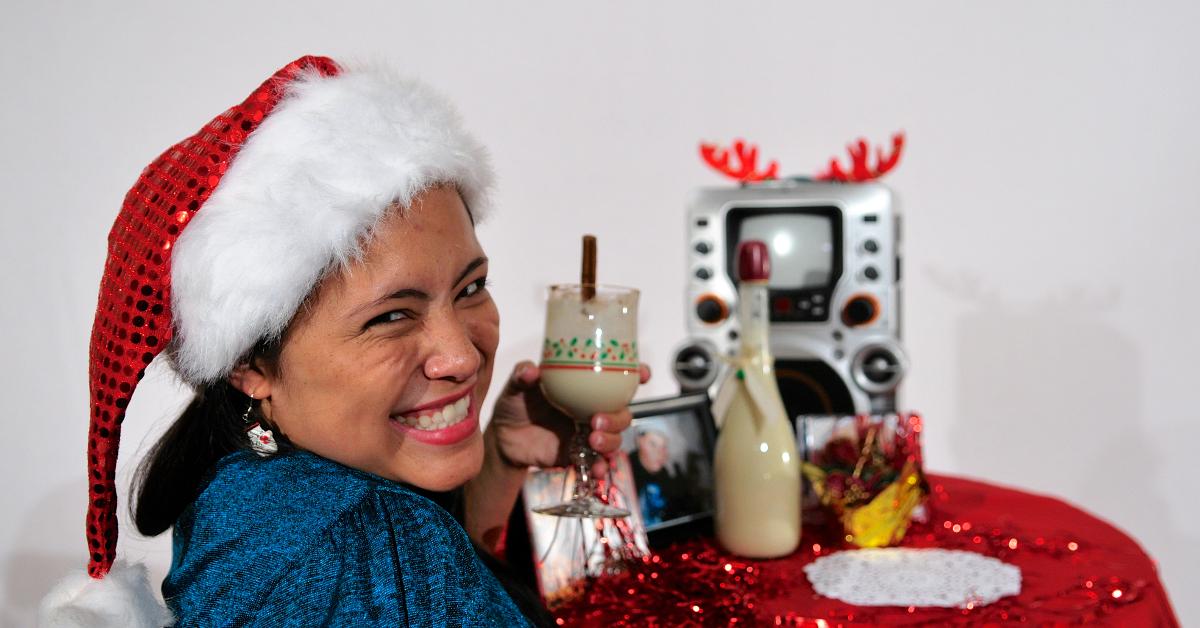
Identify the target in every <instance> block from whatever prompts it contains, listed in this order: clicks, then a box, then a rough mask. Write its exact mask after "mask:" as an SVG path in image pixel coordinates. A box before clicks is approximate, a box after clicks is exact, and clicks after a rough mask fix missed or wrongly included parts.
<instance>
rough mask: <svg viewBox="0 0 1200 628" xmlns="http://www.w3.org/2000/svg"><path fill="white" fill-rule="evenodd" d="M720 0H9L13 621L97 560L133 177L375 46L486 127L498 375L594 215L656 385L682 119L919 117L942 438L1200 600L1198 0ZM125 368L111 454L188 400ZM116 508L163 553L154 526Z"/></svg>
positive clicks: (609, 271) (693, 139)
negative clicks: (98, 315) (1199, 484)
mask: <svg viewBox="0 0 1200 628" xmlns="http://www.w3.org/2000/svg"><path fill="white" fill-rule="evenodd" d="M6 4H7V3H6ZM13 4H16V3H13ZM717 4H718V3H713V4H712V5H709V6H704V5H702V4H701V3H696V2H682V1H677V2H664V3H645V2H610V3H599V4H597V3H590V4H589V5H588V6H584V5H583V3H573V4H571V3H561V2H536V3H535V2H519V3H516V2H514V3H471V4H468V3H466V2H443V3H437V6H434V3H422V4H421V5H417V4H415V3H414V4H407V3H399V2H376V3H366V2H364V3H359V4H357V5H355V6H354V7H353V8H340V7H338V6H335V5H334V4H332V3H315V2H308V1H305V2H289V3H243V2H236V3H235V2H206V3H186V4H181V3H173V4H172V3H151V2H137V3H133V2H126V3H119V4H118V3H113V2H110V3H70V4H68V3H61V2H43V3H21V4H20V5H17V6H5V7H4V18H3V20H0V68H2V69H3V77H4V83H5V87H4V88H3V91H2V93H0V146H2V147H3V150H0V199H2V200H0V203H3V213H2V214H0V215H2V221H3V222H2V223H0V224H2V229H0V268H3V279H2V280H0V281H3V284H2V286H3V287H2V292H0V294H2V296H0V298H2V299H3V307H2V310H0V334H2V336H0V338H2V342H3V345H0V346H2V347H3V354H2V355H3V359H2V360H0V386H2V390H3V392H4V399H5V410H4V419H3V425H4V428H5V429H4V434H3V438H0V478H3V483H4V484H3V495H4V502H5V503H6V504H7V505H6V506H4V508H3V512H4V514H3V515H2V516H0V607H2V608H3V610H2V611H0V623H5V624H12V625H26V624H28V623H29V622H30V621H31V620H30V618H31V612H32V608H33V606H34V605H35V604H36V602H37V600H38V599H39V598H40V597H41V595H42V593H43V592H44V591H45V590H46V589H47V588H48V587H49V586H50V585H51V583H52V582H53V581H54V580H55V579H56V578H58V577H59V576H60V575H61V574H63V573H65V572H66V570H68V569H70V568H75V567H82V565H83V564H84V561H85V560H86V554H85V547H84V537H83V534H82V532H83V513H84V508H85V500H86V494H85V490H86V487H85V481H84V454H83V452H84V440H85V431H86V428H85V425H86V421H87V390H86V382H87V376H86V373H87V354H86V348H87V340H88V334H89V329H90V326H91V322H92V315H93V310H94V304H95V298H96V293H97V286H98V280H99V276H100V271H101V266H102V262H103V258H104V252H105V244H104V238H105V236H106V234H107V232H108V229H109V226H110V225H111V223H112V220H113V218H114V216H115V215H116V212H117V209H118V207H119V206H120V202H121V198H122V196H123V195H124V193H125V191H126V190H127V189H128V188H129V186H130V185H131V184H132V183H133V181H134V179H135V178H136V177H137V175H138V173H139V172H140V170H141V168H142V167H143V166H145V165H146V164H147V163H149V162H150V160H151V159H152V158H154V157H155V156H156V155H157V154H158V153H159V152H160V151H161V150H162V149H164V148H166V147H167V146H168V145H170V144H171V143H173V142H175V141H176V140H178V139H180V138H182V137H183V136H185V135H188V134H190V133H192V132H193V131H194V130H195V129H197V128H199V126H200V125H201V124H202V123H204V122H205V121H207V120H208V119H209V118H211V117H212V116H214V115H216V114H217V113H219V112H220V111H222V110H223V109H225V108H226V107H228V106H230V105H232V104H234V103H236V102H238V101H240V100H241V99H242V98H243V97H244V96H245V95H246V94H248V93H249V92H250V90H251V89H253V88H254V87H255V86H257V85H258V84H259V82H261V81H262V80H263V79H265V78H266V77H267V76H268V75H269V74H270V73H271V72H273V71H274V70H275V69H276V68H278V67H279V66H282V65H283V64H285V63H287V62H288V61H290V60H291V59H293V58H294V57H297V56H300V55H301V54H304V53H320V54H329V55H332V56H334V57H340V58H349V57H367V58H371V57H381V58H385V59H389V60H391V61H393V62H395V63H397V64H399V65H401V66H403V67H404V68H406V69H407V70H408V71H410V72H411V73H412V74H415V75H418V76H421V77H425V78H426V79H428V80H430V81H432V82H433V83H435V84H436V85H438V86H439V87H440V88H441V89H442V90H443V91H445V92H447V93H449V94H450V95H451V96H452V97H453V99H454V100H455V101H456V102H457V103H458V104H459V105H460V107H461V109H462V110H463V113H464V115H465V117H466V119H467V121H468V124H469V126H470V127H471V128H472V129H473V130H474V131H475V132H476V133H477V134H478V135H479V136H480V137H481V138H482V139H484V140H485V141H486V143H488V144H489V145H490V146H491V147H492V150H493V151H494V154H495V160H496V163H497V165H498V167H499V171H500V175H501V182H502V183H501V188H500V194H499V201H500V207H501V211H500V212H499V213H498V216H497V218H496V219H495V220H494V221H493V222H491V223H490V224H488V225H487V226H486V227H484V228H483V229H482V230H481V235H482V238H483V239H484V244H485V247H486V248H487V250H488V252H489V254H490V255H491V257H492V260H493V266H492V268H493V272H492V278H493V279H494V281H495V295H496V300H497V301H498V302H499V304H500V308H501V312H502V315H503V317H504V319H503V320H504V326H503V341H502V344H501V350H500V355H499V361H500V364H499V366H498V369H497V372H498V373H504V372H507V370H508V369H509V368H510V366H511V365H512V363H514V362H515V361H517V360H518V359H521V358H524V357H530V356H534V355H535V349H536V347H537V346H538V343H539V341H540V337H539V336H540V333H541V332H540V325H541V309H540V294H541V293H540V289H541V286H543V285H544V284H547V283H549V282H552V281H561V280H565V279H570V278H571V277H572V274H571V273H572V272H573V271H572V270H570V269H571V268H573V267H574V260H575V258H576V255H577V251H576V248H577V243H578V235H579V234H580V233H582V232H585V231H589V232H592V233H596V234H597V235H598V236H599V238H600V242H601V253H602V257H601V267H600V268H601V272H602V275H603V279H604V280H605V281H608V282H612V283H621V284H633V285H637V286H640V287H641V288H642V289H643V290H644V301H643V311H644V314H643V316H642V326H643V330H642V334H641V335H642V338H643V346H644V347H645V358H646V359H648V361H649V362H650V363H651V364H652V366H653V367H655V368H656V369H657V372H658V377H657V378H656V379H655V380H654V381H653V382H652V383H651V384H650V385H648V386H647V387H645V388H644V390H643V394H645V395H661V394H668V393H671V392H673V390H674V383H673V382H672V381H671V378H670V377H669V375H668V374H667V373H668V372H667V360H668V358H669V357H670V352H671V349H672V348H673V347H674V346H675V345H676V344H677V343H678V342H680V341H681V340H682V339H683V337H684V328H683V327H684V323H683V321H684V318H683V311H682V294H683V284H684V280H685V269H684V263H683V260H684V251H683V242H682V229H683V203H684V199H685V196H686V194H687V193H688V192H689V190H691V189H692V188H694V187H696V186H699V185H711V184H720V183H721V181H720V179H719V178H718V177H716V175H714V174H712V173H710V172H709V171H707V170H706V168H705V167H703V166H702V165H701V163H700V161H699V159H698V158H697V157H696V155H695V147H696V144H697V142H698V140H700V139H702V138H708V139H717V140H723V141H728V140H729V139H730V138H732V137H734V136H737V135H744V136H746V137H749V138H751V139H754V140H756V141H758V142H760V143H761V144H762V145H763V147H764V150H765V152H766V153H767V154H768V155H769V156H774V157H777V158H778V159H779V160H780V162H781V164H782V166H783V171H785V172H796V173H804V172H811V171H813V170H814V169H815V168H817V167H819V166H821V165H822V164H823V163H824V162H825V160H826V159H827V158H828V157H829V156H831V155H833V154H835V153H841V152H842V147H843V145H844V143H845V142H846V141H847V140H849V139H851V138H853V137H856V136H858V135H860V134H865V135H867V136H868V137H869V138H871V139H872V140H876V141H883V140H886V139H887V138H888V137H889V136H890V133H891V132H892V131H894V130H896V129H899V128H903V129H905V130H907V132H908V134H909V139H910V145H909V150H908V152H907V154H906V155H905V158H904V159H903V161H902V163H901V165H900V167H899V169H898V170H897V171H896V172H895V173H894V174H893V175H892V176H890V177H888V179H887V182H888V183H889V184H890V185H891V186H892V187H893V188H894V189H895V190H897V192H898V193H899V194H900V196H901V198H902V199H903V203H904V209H905V213H906V218H907V228H906V254H907V259H906V263H907V266H906V268H907V273H906V274H907V277H906V280H907V292H906V330H905V331H906V340H907V345H908V348H909V350H910V352H911V355H912V359H913V363H914V366H915V368H914V370H913V372H912V375H911V377H910V378H909V380H908V381H907V383H906V385H905V395H904V396H905V399H906V400H907V404H908V405H909V406H911V407H912V408H916V409H920V410H922V411H923V412H924V413H925V414H926V417H927V421H928V428H929V429H928V431H927V440H926V446H927V449H928V460H929V466H930V468H932V469H935V470H938V471H942V472H950V473H958V474H964V475H971V476H978V477H982V478H987V479H990V480H993V481H997V482H1002V483H1009V484H1015V485H1020V486H1023V487H1027V488H1029V489H1034V490H1037V491H1044V492H1048V493H1054V494H1057V495H1060V496H1063V497H1065V498H1067V499H1069V500H1070V501H1072V502H1074V503H1077V504H1079V505H1081V506H1083V507H1085V508H1087V509H1089V510H1091V511H1092V512H1095V513H1097V514H1098V515H1100V516H1103V517H1105V518H1107V519H1109V520H1110V521H1112V522H1114V523H1116V524H1117V525H1119V526H1121V527H1122V528H1124V529H1125V530H1127V531H1129V532H1130V533H1131V534H1133V535H1134V536H1136V537H1137V538H1138V539H1139V540H1140V541H1141V542H1142V543H1143V544H1144V545H1145V547H1146V548H1147V549H1148V551H1150V552H1151V554H1153V555H1154V556H1155V557H1156V558H1157V559H1158V560H1159V561H1160V566H1161V569H1162V572H1163V574H1164V576H1165V578H1166V581H1167V583H1168V585H1169V588H1170V590H1171V592H1172V593H1173V595H1174V602H1175V604H1176V606H1177V608H1178V610H1179V612H1180V616H1181V619H1183V621H1184V623H1185V624H1187V623H1192V622H1197V621H1200V601H1198V600H1197V599H1196V597H1195V596H1193V595H1189V593H1190V592H1192V591H1194V590H1196V588H1197V587H1198V586H1200V574H1197V572H1196V568H1195V565H1196V564H1198V563H1200V550H1198V549H1197V547H1198V543H1200V531H1197V529H1196V526H1195V522H1196V521H1197V520H1198V519H1200V505H1197V503H1196V499H1195V497H1196V494H1197V492H1196V490H1195V488H1194V485H1195V476H1196V474H1197V472H1198V471H1200V466H1198V465H1197V462H1196V451H1197V447H1198V443H1197V439H1196V429H1195V428H1196V420H1197V410H1196V393H1195V389H1194V386H1195V385H1196V376H1197V374H1200V369H1197V366H1196V363H1197V362H1196V356H1197V354H1198V350H1200V331H1198V326H1197V325H1196V324H1195V312H1196V311H1197V307H1198V306H1200V296H1197V292H1196V290H1195V286H1196V285H1197V282H1196V280H1195V278H1194V276H1193V274H1194V273H1196V272H1197V271H1198V270H1200V268H1198V267H1200V263H1198V262H1200V253H1198V252H1197V248H1196V245H1195V231H1196V229H1197V227H1200V216H1198V215H1197V214H1198V213H1200V207H1198V203H1197V201H1196V198H1197V196H1196V184H1195V181H1196V177H1195V173H1196V172H1197V171H1198V170H1200V168H1198V166H1200V163H1198V161H1200V158H1198V157H1197V155H1200V120H1198V119H1197V117H1196V116H1197V113H1198V111H1197V104H1198V103H1200V87H1198V83H1200V81H1198V77H1200V38H1197V37H1196V36H1195V25H1196V24H1197V23H1198V22H1200V8H1198V5H1196V4H1195V3H1185V2H1171V3H1157V4H1152V3H1136V4H1135V3H1126V2H1096V1H1086V2H1085V1H1076V2H1054V3H1046V2H1043V3H1032V2H1028V3H1005V4H1004V6H997V5H989V6H984V5H981V4H965V3H934V2H917V3H904V4H896V3H878V4H865V3H820V4H817V3H811V4H801V3H795V2H792V3H777V4H776V3H728V2H726V3H719V5H720V6H715V5H717ZM834 4H837V5H838V6H836V7H835V6H833V5H834ZM139 390H140V392H139V393H138V396H137V397H136V398H135V400H134V403H133V405H132V406H131V408H130V411H129V418H128V420H127V422H126V424H125V426H126V436H125V450H124V451H125V456H124V458H123V461H124V468H125V470H126V473H125V475H124V477H126V478H127V477H128V475H127V474H128V470H129V469H130V468H131V467H132V464H133V463H134V462H135V461H136V460H137V457H138V456H137V454H138V453H139V447H142V448H144V447H145V446H146V444H147V442H148V441H147V434H154V433H157V431H158V430H160V429H162V428H163V427H164V425H165V421H167V420H169V419H170V418H172V417H173V416H174V413H175V412H176V411H177V409H178V407H179V405H180V404H181V403H182V401H183V394H182V390H181V389H180V388H179V386H178V385H176V384H175V383H173V381H172V380H171V378H170V376H169V375H167V374H165V373H155V374H154V375H153V376H152V377H150V378H148V380H147V381H146V382H145V383H144V384H143V385H142V387H141V388H140V389H139ZM125 529H126V530H132V526H129V525H127V526H126V527H125ZM121 538H122V551H123V553H124V554H125V555H126V556H130V557H134V558H144V559H147V560H149V562H150V563H151V565H152V567H153V569H154V571H155V573H156V574H161V573H162V572H164V571H165V569H166V565H167V563H168V560H169V547H168V544H167V542H166V539H165V538H159V539H155V540H142V539H138V538H137V537H136V536H135V534H134V533H132V532H126V533H124V534H123V535H122V537H121Z"/></svg>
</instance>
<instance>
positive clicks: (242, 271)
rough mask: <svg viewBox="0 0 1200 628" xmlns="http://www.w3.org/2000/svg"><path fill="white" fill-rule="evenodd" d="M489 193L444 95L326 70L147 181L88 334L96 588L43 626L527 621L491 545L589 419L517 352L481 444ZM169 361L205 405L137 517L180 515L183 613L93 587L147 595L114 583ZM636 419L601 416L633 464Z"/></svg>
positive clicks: (373, 73)
mask: <svg viewBox="0 0 1200 628" xmlns="http://www.w3.org/2000/svg"><path fill="white" fill-rule="evenodd" d="M490 179H491V174H490V168H489V166H488V163H487V159H486V156H485V154H484V152H483V150H482V148H481V147H480V146H479V145H478V144H477V143H476V142H475V141H474V140H473V139H472V138H471V137H470V136H469V135H467V134H466V133H465V132H464V131H462V129H461V127H460V124H459V121H458V119H457V116H456V115H455V114H454V112H453V111H452V109H451V108H450V107H449V105H448V104H447V103H445V102H444V101H443V100H442V99H441V98H439V97H437V96H436V95H433V94H430V93H429V92H428V91H427V90H425V89H424V88H423V87H421V86H420V85H417V84H413V83H410V82H406V81H403V80H400V79H398V78H396V77H395V76H394V75H392V74H391V73H390V72H389V71H387V70H386V69H381V68H359V69H349V70H347V69H344V68H342V67H341V66H339V65H337V64H336V63H334V62H333V61H331V60H329V59H324V58H319V57H305V58H302V59H299V60H297V61H296V62H293V63H292V64H289V65H288V66H287V67H285V68H283V69H282V70H280V71H279V72H278V73H277V74H276V75H275V76H273V77H272V78H271V79H269V80H268V81H267V82H266V83H264V84H263V86H262V87H260V88H259V89H258V90H256V91H255V92H254V93H253V94H251V96H250V97H249V98H248V99H247V100H246V101H245V102H243V103H242V104H241V105H238V106H236V107H234V108H232V109H230V110H229V111H228V112H226V113H225V114H222V116H219V117H218V118H216V119H214V120H213V121H212V122H210V123H209V124H208V125H206V126H205V127H204V128H203V129H201V131H200V132H199V133H197V134H196V135H194V136H192V137H190V138H188V139H186V140H184V141H183V142H180V143H179V144H177V145H176V146H174V147H172V148H171V149H169V150H168V151H167V152H165V153H163V155H162V156H160V157H159V159H158V160H156V161H155V162H154V163H153V164H152V165H151V166H150V167H149V168H147V170H146V171H145V172H144V173H143V175H142V177H141V178H140V179H139V181H138V183H137V184H136V185H135V186H134V188H133V189H132V190H131V191H130V193H129V195H128V196H127V197H126V201H125V205H124V206H123V208H122V211H121V214H120V215H119V216H118V219H117V222H116V224H115V225H114V227H113V231H112V234H111V235H110V248H109V260H108V264H107V266H106V270H105V276H104V280H103V283H102V286H101V299H100V306H99V308H98V309H97V319H96V326H95V328H94V330H93V338H92V365H93V368H92V392H93V395H92V399H93V412H92V430H91V437H90V438H89V466H90V473H91V477H92V487H91V497H92V499H91V504H90V508H89V514H88V538H89V547H90V551H91V554H92V557H91V558H92V560H91V563H90V564H89V573H90V575H91V579H87V580H77V581H73V582H64V583H63V585H61V588H60V589H59V590H58V591H56V592H54V593H52V594H51V596H50V597H49V598H48V599H47V601H46V602H45V603H44V607H43V619H44V621H45V622H47V623H54V622H58V623H59V624H60V625H72V624H71V622H76V623H77V624H86V625H98V623H99V622H101V621H105V620H107V621H111V622H112V623H114V624H119V625H141V624H144V625H154V624H155V623H156V622H163V621H164V620H170V619H172V618H173V619H174V620H175V621H176V622H178V624H179V625H298V626H299V625H303V626H308V625H372V624H374V625H410V624H411V625H506V626H507V625H520V624H522V623H525V621H526V619H527V618H526V617H525V614H523V613H522V611H521V610H520V609H518V606H517V605H516V604H515V603H514V601H513V600H512V598H511V597H510V596H509V594H508V593H507V592H506V590H505V587H504V586H503V585H501V584H500V582H499V581H498V580H497V578H496V577H495V576H494V574H493V573H492V572H491V571H490V570H489V568H488V567H487V566H485V564H484V562H483V561H481V559H480V557H478V556H477V555H476V552H475V551H474V550H473V544H475V545H477V546H482V548H483V549H482V550H481V554H482V557H483V558H484V559H489V553H490V552H494V551H496V549H497V548H498V547H499V546H500V545H501V544H502V543H503V531H504V524H505V521H506V520H507V518H508V516H509V513H510V512H511V510H512V507H513V504H514V502H515V499H516V495H517V492H518V491H519V490H520V486H521V484H522V482H523V479H524V475H525V472H526V469H527V468H528V466H530V465H539V466H548V465H554V464H561V463H562V462H563V461H564V460H563V450H564V449H565V446H564V443H566V442H567V441H568V436H569V435H570V433H571V431H572V430H573V429H574V428H573V427H572V424H571V422H570V421H569V420H568V419H566V418H565V417H563V416H562V415H560V414H558V413H557V412H554V411H553V410H551V409H550V408H549V406H548V404H546V402H545V399H544V398H542V397H541V395H540V392H539V391H538V387H537V382H538V376H539V374H538V370H537V368H536V367H535V366H534V365H533V364H531V363H522V364H520V365H518V366H517V367H516V369H515V370H514V372H513V374H512V375H511V376H510V378H509V380H508V383H507V385H506V387H505V388H504V391H503V392H502V393H501V397H500V399H499V400H498V401H497V403H496V406H495V414H494V415H493V417H492V420H491V422H490V423H489V424H488V427H487V430H486V431H485V432H483V433H481V432H480V430H479V409H480V407H481V405H482V403H483V397H484V395H485V394H486V392H487V390H488V386H489V384H490V382H491V376H492V366H493V358H494V356H495V351H496V345H497V343H498V329H499V320H498V315H497V312H496V308H495V305H494V303H493V302H492V300H491V297H490V296H489V295H488V292H487V280H486V278H487V270H488V268H487V257H486V256H485V255H484V252H483V250H482V249H481V247H480V246H479V243H478V241H477V240H476V238H475V235H474V222H475V220H476V219H477V218H479V217H480V216H481V215H482V213H483V212H484V211H485V210H486V205H487V189H488V186H489V185H490ZM164 348H165V350H166V352H167V354H168V356H169V358H170V359H171V361H172V365H173V366H174V367H175V369H176V371H177V372H178V373H179V374H180V375H181V376H182V377H183V379H184V380H185V381H187V382H189V383H191V384H192V385H194V386H195V387H196V390H197V393H196V397H195V399H194V401H193V402H192V403H191V405H190V406H189V407H188V408H187V410H185V412H184V413H183V415H182V416H181V417H180V418H179V420H178V421H177V422H176V423H175V424H174V425H173V426H172V427H171V428H170V429H169V430H168V432H167V433H166V434H165V435H164V436H163V438H162V440H161V441H160V442H159V443H158V445H157V446H156V447H155V449H154V451H153V452H152V453H151V455H150V456H149V458H148V459H147V461H146V462H145V463H144V464H143V467H142V471H141V474H140V490H138V494H137V500H136V506H135V520H136V522H137V525H138V528H139V530H140V531H141V532H143V533H144V534H150V535H153V534H158V533H160V532H162V531H165V530H166V529H167V528H168V527H171V526H174V559H173V561H172V566H171V571H170V573H169V574H168V576H167V579H166V580H165V582H164V583H163V593H164V597H165V599H166V601H167V604H168V606H169V609H170V611H171V614H172V616H173V617H166V616H164V615H161V614H158V612H157V611H156V610H155V609H153V608H149V609H141V610H138V609H136V608H131V607H130V606H129V604H127V603H125V604H122V605H119V608H118V609H117V613H118V614H117V615H113V614H112V611H111V609H106V608H101V605H100V604H99V603H97V602H95V600H96V599H99V598H102V597H104V595H103V594H102V593H97V592H96V590H97V589H106V588H108V589H111V588H118V587H116V585H120V584H128V583H135V584H136V580H137V578H136V575H137V573H136V571H134V572H133V576H132V577H131V576H130V572H128V571H127V570H122V569H121V568H120V567H119V566H118V567H116V568H112V567H113V558H114V554H115V545H116V522H115V504H116V495H115V491H114V478H115V474H114V473H113V469H115V463H116V450H117V443H118V440H119V432H120V422H121V419H122V418H123V413H124V409H125V407H126V405H127V404H128V402H129V399H130V396H131V395H132V393H133V390H134V388H135V387H136V385H137V382H138V380H140V379H141V376H142V374H143V373H144V369H145V366H146V365H147V364H149V362H150V361H151V360H152V359H153V358H154V357H155V355H157V354H158V353H159V352H161V351H163V350H164ZM647 377H648V373H647V372H646V371H645V369H643V373H642V378H643V381H644V380H645V379H646V378H647ZM629 423H630V415H629V413H628V411H627V410H620V411H616V412H612V413H605V414H602V415H597V416H596V417H593V421H592V426H593V428H594V432H593V433H592V435H591V436H590V443H591V445H592V446H593V447H594V448H595V449H596V450H597V451H599V452H602V453H610V452H613V451H615V450H616V449H617V448H618V447H619V445H620V441H621V438H620V432H621V431H622V430H623V429H625V428H626V427H627V426H628V425H629ZM447 492H449V497H450V499H445V497H446V495H447ZM429 497H433V498H434V499H439V500H441V501H443V503H445V504H446V505H448V506H450V507H451V508H452V509H456V510H457V508H455V502H456V501H457V503H458V504H459V505H461V517H462V522H461V523H462V525H461V526H460V524H459V522H458V521H456V520H455V519H454V518H453V517H452V516H451V514H450V513H448V512H447V511H446V510H445V509H443V508H442V507H441V506H438V505H436V504H435V503H434V502H433V501H431V499H430V498H429ZM454 498H457V500H456V499H454ZM110 568H112V570H111V572H110ZM143 578H144V575H143ZM117 595H118V596H126V598H125V599H126V601H128V599H129V596H130V595H131V594H130V593H128V591H125V590H120V591H118V592H117ZM139 599H143V600H144V599H145V592H142V593H141V594H140V598H139ZM105 613H108V614H107V615H105ZM119 613H125V614H124V615H121V614H119ZM526 613H528V614H534V613H533V611H528V610H527V611H526ZM106 618H107V619H106Z"/></svg>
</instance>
